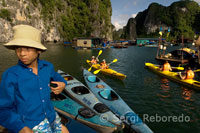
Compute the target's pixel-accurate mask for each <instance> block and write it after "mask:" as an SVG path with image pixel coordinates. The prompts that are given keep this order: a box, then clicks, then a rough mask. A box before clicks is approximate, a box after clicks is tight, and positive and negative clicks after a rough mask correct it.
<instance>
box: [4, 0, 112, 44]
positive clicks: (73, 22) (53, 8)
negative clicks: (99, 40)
mask: <svg viewBox="0 0 200 133" xmlns="http://www.w3.org/2000/svg"><path fill="white" fill-rule="evenodd" d="M111 14H112V7H111V2H110V0H0V42H7V41H8V40H9V39H10V38H11V37H12V34H13V33H12V26H14V25H17V24H29V25H32V26H34V27H36V28H39V29H41V30H42V33H43V35H44V41H54V40H57V41H62V40H69V41H70V40H72V39H73V38H74V37H91V36H92V37H103V38H107V39H112V24H111Z"/></svg>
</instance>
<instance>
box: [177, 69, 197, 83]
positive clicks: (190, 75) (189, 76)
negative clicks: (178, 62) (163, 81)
mask: <svg viewBox="0 0 200 133" xmlns="http://www.w3.org/2000/svg"><path fill="white" fill-rule="evenodd" d="M179 76H180V78H181V79H184V80H186V79H193V78H194V76H195V75H194V72H193V71H192V70H191V68H190V67H188V69H187V71H186V72H184V73H181V72H179Z"/></svg>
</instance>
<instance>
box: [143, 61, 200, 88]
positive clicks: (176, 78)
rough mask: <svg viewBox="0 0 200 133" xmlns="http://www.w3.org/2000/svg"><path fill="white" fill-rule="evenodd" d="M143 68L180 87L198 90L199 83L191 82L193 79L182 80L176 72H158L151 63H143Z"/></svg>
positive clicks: (157, 68)
mask: <svg viewBox="0 0 200 133" xmlns="http://www.w3.org/2000/svg"><path fill="white" fill-rule="evenodd" d="M145 66H146V67H147V68H149V69H150V70H152V71H153V72H155V73H157V74H159V75H161V76H163V77H165V78H168V79H170V80H172V81H175V82H177V83H180V84H182V85H185V86H188V87H191V88H194V89H197V90H199V89H200V82H199V81H196V80H193V79H187V80H183V79H181V78H180V77H179V75H178V73H177V72H169V71H160V70H159V67H158V66H156V65H155V64H152V63H145Z"/></svg>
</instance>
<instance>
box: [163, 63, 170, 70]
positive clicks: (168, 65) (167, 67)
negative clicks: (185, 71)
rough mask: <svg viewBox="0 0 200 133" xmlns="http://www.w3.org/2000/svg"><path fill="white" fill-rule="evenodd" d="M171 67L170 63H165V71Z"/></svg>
mask: <svg viewBox="0 0 200 133" xmlns="http://www.w3.org/2000/svg"><path fill="white" fill-rule="evenodd" d="M170 68H171V66H170V64H169V63H165V64H164V65H163V71H169V70H170Z"/></svg>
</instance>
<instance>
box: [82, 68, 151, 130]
mask: <svg viewBox="0 0 200 133" xmlns="http://www.w3.org/2000/svg"><path fill="white" fill-rule="evenodd" d="M83 76H84V79H85V82H86V84H87V85H88V87H89V88H90V90H91V91H92V92H93V93H94V94H95V95H96V97H97V98H98V99H99V100H100V101H101V102H102V103H104V104H105V105H106V106H108V108H109V109H110V110H111V111H112V112H113V113H115V114H116V115H117V116H118V117H119V118H122V117H123V118H125V119H124V121H123V122H125V123H126V124H127V125H129V126H130V127H131V128H132V129H133V130H134V131H136V132H140V133H152V131H151V129H150V128H149V127H148V126H147V125H146V124H145V123H143V122H142V120H141V119H140V118H139V116H138V115H137V114H136V113H135V112H134V111H133V110H132V109H131V108H130V107H129V106H128V105H127V104H126V103H125V102H124V101H123V99H122V98H121V97H120V96H119V95H118V94H117V93H116V92H115V91H114V90H113V89H112V88H111V87H110V86H108V85H107V84H106V83H105V82H103V81H102V80H101V79H99V78H98V77H97V76H95V75H94V74H92V73H91V72H89V71H87V70H86V69H84V70H83Z"/></svg>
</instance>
